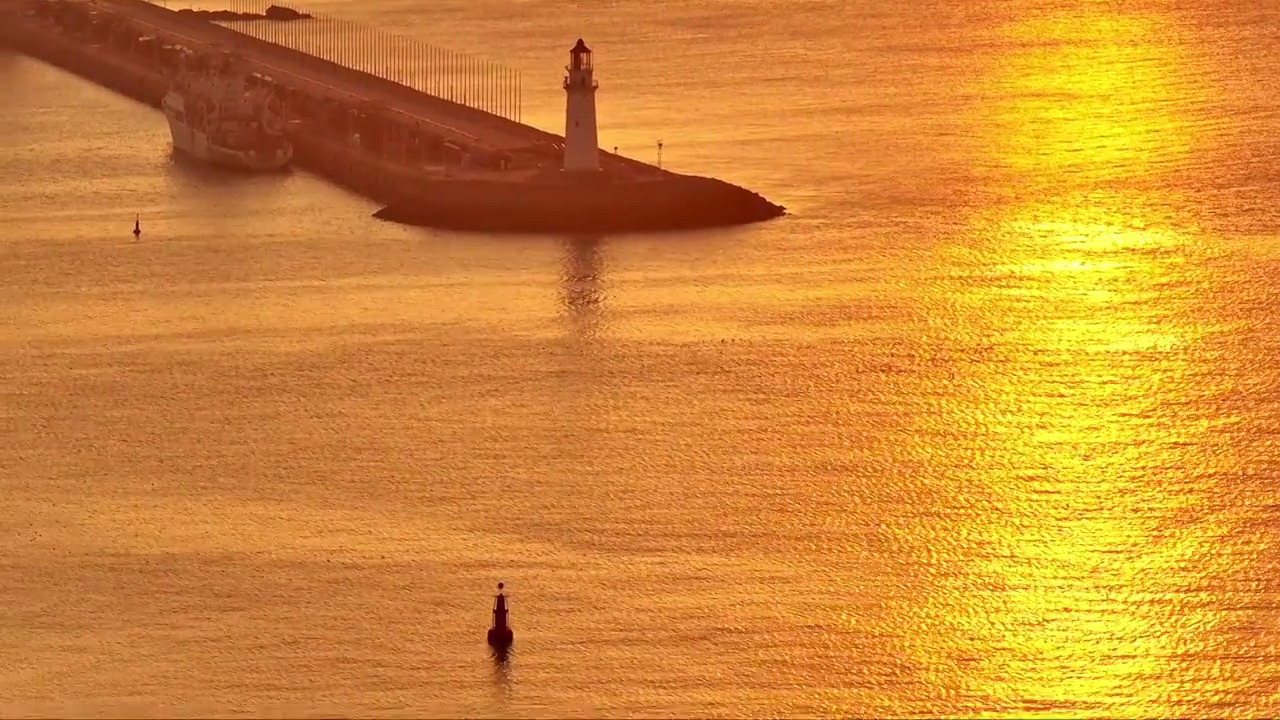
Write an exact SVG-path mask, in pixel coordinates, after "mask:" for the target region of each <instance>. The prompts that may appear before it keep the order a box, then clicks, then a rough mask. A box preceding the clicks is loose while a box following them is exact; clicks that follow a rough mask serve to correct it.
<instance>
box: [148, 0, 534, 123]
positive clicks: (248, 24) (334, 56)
mask: <svg viewBox="0 0 1280 720" xmlns="http://www.w3.org/2000/svg"><path fill="white" fill-rule="evenodd" d="M149 1H150V2H152V3H154V4H156V5H163V6H164V7H166V8H168V9H170V10H179V9H192V10H210V11H212V10H213V8H211V7H209V6H208V4H207V1H206V2H201V3H199V4H198V5H197V4H192V3H189V2H184V1H183V0H149ZM273 7H274V8H281V9H283V10H284V11H285V12H286V13H288V12H292V13H296V14H298V15H303V16H308V15H309V16H310V17H305V18H304V19H291V20H275V19H246V20H234V19H233V20H216V22H218V24H220V25H223V26H225V27H227V28H230V29H232V30H235V31H237V32H240V33H244V34H245V35H249V36H252V37H255V38H258V39H259V40H265V41H267V42H271V43H275V44H277V45H282V46H284V47H288V48H291V49H293V50H297V51H299V52H304V53H307V54H308V55H313V56H315V57H318V58H321V59H323V60H327V61H329V62H332V63H334V64H335V65H341V66H343V67H347V68H350V69H352V70H359V71H361V72H366V73H368V74H370V75H373V76H375V77H380V78H382V79H384V80H389V81H391V82H395V83H399V84H401V85H404V86H406V87H409V88H413V89H414V90H418V91H420V92H423V93H426V94H428V95H433V96H435V97H438V98H441V99H444V100H449V101H451V102H455V103H458V104H460V105H465V106H467V107H470V108H474V109H476V110H481V111H484V112H487V113H490V114H493V115H497V116H499V117H504V118H507V119H508V120H514V121H516V122H520V121H521V118H522V115H523V113H522V111H521V106H522V105H523V101H524V93H523V90H522V78H521V74H520V71H519V70H516V69H514V68H510V67H506V66H504V65H502V64H500V63H497V62H494V61H492V60H488V59H485V58H482V57H479V56H476V55H471V54H468V53H462V52H457V51H455V50H450V49H448V48H443V47H439V46H437V45H432V44H430V43H427V42H423V41H421V40H415V39H413V38H407V37H403V36H401V35H396V34H394V33H390V32H386V31H384V30H379V29H378V28H375V27H370V26H368V25H363V24H361V23H357V22H352V21H350V20H343V19H341V18H337V17H333V16H331V15H326V14H324V13H314V12H310V11H308V10H306V9H305V8H302V7H300V6H298V5H296V4H293V3H289V2H277V1H275V0H226V6H225V7H222V8H219V9H220V10H226V11H230V12H232V13H237V14H244V15H255V16H266V15H267V11H268V8H273ZM272 12H273V13H278V12H279V11H278V10H273V11H272Z"/></svg>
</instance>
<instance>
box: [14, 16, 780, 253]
mask: <svg viewBox="0 0 1280 720" xmlns="http://www.w3.org/2000/svg"><path fill="white" fill-rule="evenodd" d="M263 22H273V21H270V20H264V21H263ZM296 22H307V21H306V20H299V21H296ZM0 43H3V44H8V45H10V46H12V47H14V48H16V49H18V50H20V51H22V52H24V53H26V54H28V55H31V56H33V57H36V58H38V59H41V60H44V61H46V62H49V63H51V64H53V65H56V66H59V67H62V68H64V69H66V70H68V71H70V72H72V73H75V74H76V75H79V76H81V77H84V78H86V79H88V80H91V81H93V82H95V83H97V84H99V85H102V86H103V87H106V88H109V89H112V90H114V91H116V92H119V93H121V94H123V95H126V96H129V97H131V98H134V99H135V100H138V101H140V102H144V103H147V104H149V105H152V106H156V107H158V106H159V104H160V101H161V99H162V98H163V97H164V94H165V93H166V92H167V90H168V87H169V82H170V78H171V77H172V76H173V74H174V73H175V72H176V70H177V69H178V67H179V66H180V65H182V64H186V65H188V66H189V65H191V64H192V63H196V64H206V65H209V66H216V65H224V64H228V63H230V64H234V65H235V66H237V67H238V68H239V69H241V71H243V72H245V73H246V74H249V75H250V77H251V80H252V81H253V82H258V83H262V84H265V85H268V86H270V87H272V89H273V90H274V91H275V93H276V96H277V97H279V98H281V99H282V101H283V105H284V108H285V115H286V119H287V121H288V122H287V130H286V132H287V134H288V136H289V139H290V141H291V142H292V143H293V145H294V162H295V164H297V165H298V166H299V167H301V168H302V169H305V170H308V171H311V172H314V173H316V174H318V175H320V176H322V177H325V178H327V179H329V180H331V181H333V182H335V183H337V184H340V185H343V186H345V187H347V188H349V189H351V190H353V191H355V192H357V193H360V194H363V195H365V196H367V197H370V198H371V199H374V200H376V201H379V202H382V203H394V204H396V205H397V208H396V209H394V211H392V212H388V213H386V214H384V215H382V216H383V217H388V218H391V219H396V220H398V221H402V222H414V220H413V219H412V218H413V217H421V218H425V220H423V222H422V223H421V224H431V225H437V226H445V227H454V228H459V229H467V228H475V229H481V228H483V229H487V230H493V231H502V230H509V231H516V232H525V231H527V232H544V231H556V230H557V229H559V228H560V227H561V226H563V227H564V229H571V228H578V227H579V226H580V225H581V222H578V221H576V220H574V218H572V217H561V215H563V214H564V213H561V212H559V211H557V210H556V209H555V208H554V207H550V206H548V203H550V205H552V206H554V205H556V204H557V203H559V202H561V200H565V198H562V197H561V196H560V194H558V193H562V191H564V192H570V193H578V194H579V195H583V196H585V195H591V197H592V198H594V199H592V200H591V203H592V208H593V209H592V210H591V212H592V213H594V214H595V216H598V220H597V221H593V223H591V227H596V226H598V225H600V223H601V222H604V225H603V226H601V227H607V228H608V229H614V230H625V229H626V227H627V226H628V225H629V224H631V223H629V222H628V221H627V219H626V218H625V217H619V218H618V219H617V220H618V222H617V223H614V222H613V220H608V221H607V222H605V221H603V220H599V218H605V219H606V220H607V218H606V216H607V215H608V212H607V208H608V207H609V206H610V204H611V203H614V202H615V201H616V200H625V197H624V196H625V195H626V194H628V191H627V189H626V186H628V185H629V184H633V183H640V184H643V185H644V186H645V187H646V188H650V189H655V188H657V187H658V186H659V185H666V184H667V183H668V182H670V183H675V185H672V187H670V188H667V189H664V190H662V191H661V192H656V191H655V192H650V193H648V195H646V197H652V198H655V199H657V200H655V201H658V202H666V198H668V197H676V196H678V195H679V194H680V192H679V191H678V188H676V186H678V185H681V184H682V180H681V179H682V178H684V179H687V180H698V181H702V182H700V183H695V184H694V185H690V186H689V187H696V188H700V189H705V188H707V187H710V185H708V184H707V183H718V182H719V181H707V180H706V179H702V178H686V177H685V176H679V175H675V174H673V173H669V172H667V171H664V170H661V169H659V168H656V167H654V166H652V165H648V164H646V163H641V162H638V161H635V160H631V159H628V158H624V157H621V156H618V155H615V154H610V153H604V152H601V153H600V163H599V165H600V168H599V169H600V175H599V178H598V181H593V182H591V183H589V184H587V185H584V186H583V188H584V189H583V190H582V191H575V190H573V189H572V187H568V186H566V185H565V184H564V183H563V182H562V178H559V177H557V176H558V175H560V174H561V173H560V170H561V165H562V162H563V157H564V138H562V137H560V136H558V135H554V134H552V133H548V132H545V131H543V130H539V129H537V128H534V127H530V126H528V125H524V124H521V123H519V122H516V121H514V120H512V119H510V118H508V117H502V116H499V115H496V114H493V113H489V112H485V111H483V110H480V109H477V108H474V107H468V106H467V105H464V104H462V103H460V102H454V101H451V100H447V99H444V98H440V97H435V96H432V95H429V94H426V93H424V92H421V91H419V90H416V89H414V88H411V87H407V86H406V85H403V84H400V83H397V82H393V81H391V80H388V79H385V78H383V77H378V76H376V75H373V74H370V73H368V72H363V71H360V70H356V69H353V68H350V67H345V66H343V65H340V64H337V63H334V62H331V61H329V60H325V59H322V58H320V57H317V56H315V55H311V54H308V53H305V52H300V51H298V50H296V49H293V48H290V47H286V46H284V45H280V44H276V43H273V42H268V41H266V40H263V39H260V38H258V37H254V36H251V35H249V34H246V33H242V32H238V31H236V30H234V29H231V28H229V27H224V26H223V25H220V24H218V23H215V22H211V21H209V20H208V19H206V16H201V15H199V14H196V13H192V12H181V11H171V10H167V9H165V8H163V7H160V6H158V5H154V4H151V3H148V2H144V0H0ZM579 185H582V184H581V183H579ZM588 186H594V187H592V188H591V189H590V191H589V192H588V189H587V187H588ZM721 186H722V187H721ZM566 187H568V190H564V189H565V188H566ZM601 187H604V188H606V189H605V190H601V189H600V188H601ZM716 187H717V189H716V190H715V197H709V198H708V199H710V200H713V201H716V202H720V201H724V203H722V204H723V205H724V207H728V206H730V205H732V206H733V207H735V208H743V207H747V206H748V205H750V206H752V207H754V208H755V210H754V211H753V212H751V213H748V214H749V215H751V216H752V217H749V218H744V219H743V220H741V221H743V222H751V221H754V220H758V219H764V218H765V217H769V216H776V215H778V214H782V209H781V208H778V207H777V206H773V205H771V204H768V203H767V201H764V200H763V198H759V196H756V195H754V194H753V193H747V191H745V190H742V189H741V188H733V186H729V185H727V184H724V183H720V184H719V185H718V186H716ZM495 188H497V191H496V192H495ZM608 188H614V190H609V189H608ZM729 189H732V190H729ZM446 191H447V192H446ZM733 191H740V192H741V193H746V195H749V196H750V198H747V200H750V202H746V201H744V198H741V197H729V195H732V194H733ZM726 193H728V194H726ZM445 195H447V196H449V197H451V198H453V200H452V201H451V202H452V203H453V207H454V208H469V210H465V211H462V210H451V209H450V208H446V207H439V206H433V203H434V204H437V205H438V203H439V202H440V200H439V199H438V198H441V197H444V196H445ZM494 198H497V202H499V204H497V205H495V204H494V200H493V199H494ZM751 198H755V199H757V200H758V201H759V202H755V200H751ZM567 200H568V201H573V200H574V198H573V197H568V198H567ZM502 203H505V204H502ZM761 203H763V204H761ZM572 204H573V203H572V202H569V204H568V205H565V207H564V210H565V212H568V213H573V212H576V211H575V210H573V207H572ZM619 207H621V205H619ZM681 207H682V208H683V209H681V210H679V213H678V214H681V215H682V216H686V217H682V218H678V219H673V221H672V223H662V222H659V223H658V226H665V225H666V224H670V225H671V226H672V227H689V226H699V225H704V224H726V222H724V219H725V217H727V216H731V215H734V214H735V213H734V212H730V213H727V214H726V213H725V212H723V207H722V208H721V210H722V211H720V212H716V213H711V214H709V215H708V220H707V221H706V222H705V223H704V222H699V221H697V220H696V218H693V217H687V215H688V213H690V212H693V210H691V209H690V208H693V207H694V206H693V205H688V204H687V203H683V202H682V204H681ZM520 208H526V210H521V209H520ZM770 208H776V212H774V211H773V210H771V209H770ZM507 209H510V210H512V211H513V212H514V213H515V214H514V215H513V216H512V217H510V218H508V219H507V220H506V221H504V222H500V223H497V224H495V223H494V219H493V218H492V217H476V218H475V220H474V222H473V221H472V220H471V219H470V218H469V217H467V216H464V215H459V212H468V213H482V214H487V215H491V214H493V213H495V212H497V213H503V212H504V211H506V210H507ZM419 210H422V212H419ZM661 211H662V208H661V207H647V208H640V209H636V210H633V212H639V213H640V214H641V215H643V216H644V217H643V218H638V219H642V220H643V222H642V223H640V224H641V225H644V226H645V229H650V226H653V225H654V217H653V216H654V215H655V213H656V214H657V215H658V216H661ZM526 212H532V213H533V215H528V216H527V217H525V215H522V213H526ZM735 212H736V211H735ZM579 214H581V213H579ZM695 214H696V213H695ZM757 215H758V216H760V217H756V216H757ZM534 216H536V217H534ZM712 216H714V217H715V219H714V220H713V219H711V218H712ZM526 220H527V221H526ZM727 224H733V223H732V222H729V223H727ZM614 225H616V226H617V227H616V228H615V227H614Z"/></svg>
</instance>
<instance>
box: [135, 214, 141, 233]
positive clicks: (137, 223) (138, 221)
mask: <svg viewBox="0 0 1280 720" xmlns="http://www.w3.org/2000/svg"><path fill="white" fill-rule="evenodd" d="M141 234H142V216H141V215H137V216H135V217H134V218H133V236H134V237H138V236H139V235H141Z"/></svg>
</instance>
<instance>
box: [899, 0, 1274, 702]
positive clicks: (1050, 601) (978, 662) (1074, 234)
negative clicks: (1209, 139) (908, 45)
mask: <svg viewBox="0 0 1280 720" xmlns="http://www.w3.org/2000/svg"><path fill="white" fill-rule="evenodd" d="M1115 7H1117V6H1116V5H1114V4H1109V3H1108V4H1098V3H1093V4H1088V5H1087V6H1086V7H1085V8H1084V9H1081V10H1078V11H1074V14H1071V15H1063V16H1057V17H1052V18H1048V19H1043V18H1042V19H1036V20H1034V21H1028V22H1024V23H1015V24H1013V25H1010V26H1009V27H1008V28H1007V29H1006V30H1007V36H1008V40H1009V41H1010V42H1011V43H1013V45H1014V46H1016V47H1017V48H1018V49H1016V50H1013V51H1011V52H1010V53H1009V54H1007V55H1005V56H1003V57H1000V58H998V59H997V61H996V62H995V65H994V66H993V70H992V77H993V80H992V83H993V86H994V89H993V91H992V93H991V96H993V97H996V98H999V99H1001V101H1000V102H997V103H996V106H995V107H994V108H990V109H987V110H984V112H986V113H988V115H987V116H986V117H985V118H984V119H983V120H982V122H983V123H984V124H983V127H984V128H985V129H986V130H988V131H989V132H990V136H989V138H988V140H989V150H990V152H989V154H988V155H987V157H986V159H985V160H984V162H988V163H989V164H990V169H991V170H992V171H993V173H994V174H995V181H996V189H997V192H998V198H999V199H998V200H997V201H994V202H992V203H990V204H989V205H988V206H987V207H985V208H982V209H980V210H977V211H975V212H974V213H973V214H972V217H971V219H970V222H969V223H968V227H967V229H966V230H965V232H964V234H963V235H962V236H961V237H960V238H959V239H958V240H956V241H955V242H953V243H951V244H948V246H947V247H946V248H945V249H944V250H943V251H942V256H941V257H940V258H939V260H940V265H941V266H942V267H945V268H950V269H951V270H952V274H951V275H950V277H949V278H948V279H947V280H946V281H945V282H942V283H939V285H938V287H937V288H936V292H935V293H934V294H933V296H932V297H931V299H930V300H929V302H930V303H931V304H932V307H931V311H932V312H933V313H934V314H935V315H937V316H938V317H939V319H940V320H941V321H942V322H941V323H940V324H944V325H946V326H947V327H948V328H949V330H948V333H949V334H950V336H951V337H950V340H951V341H952V342H954V343H955V344H956V345H958V346H963V345H965V344H970V345H972V346H974V347H978V346H981V347H982V348H984V350H983V352H982V353H981V355H982V360H981V362H960V363H958V364H956V365H955V366H951V367H947V368H945V369H944V370H942V372H946V373H948V378H947V382H948V383H950V384H951V386H952V387H953V388H954V394H953V395H952V396H951V397H950V398H949V399H948V400H947V401H945V402H944V404H943V405H941V406H938V407H933V408H931V411H932V412H931V413H930V414H927V415H922V417H921V418H920V420H919V422H920V427H921V430H920V432H919V433H918V437H919V438H920V441H919V442H920V445H919V447H918V448H916V450H915V451H914V452H915V453H916V454H917V456H918V457H919V458H920V460H919V463H920V464H921V465H922V466H923V467H924V468H926V469H927V470H928V472H929V475H930V478H929V479H928V480H925V481H924V482H926V483H927V484H932V486H933V487H932V488H929V490H928V492H932V493H933V494H934V498H933V499H934V501H935V502H936V507H934V508H932V509H931V510H932V511H931V512H920V513H918V514H911V515H906V516H903V517H902V518H900V519H897V520H896V521H894V522H896V525H894V526H893V527H891V528H890V529H889V530H888V531H887V532H889V533H890V534H891V535H893V536H894V542H895V544H896V545H897V546H899V547H902V548H907V549H910V553H911V554H912V555H913V556H914V557H915V558H916V560H917V563H918V564H919V565H920V566H923V567H921V568H920V569H919V570H918V572H919V574H920V575H922V576H926V577H927V579H926V580H924V581H921V582H920V585H919V587H918V588H917V592H919V593H920V597H917V598H914V599H913V600H912V601H911V602H912V603H914V604H913V605H912V607H911V608H910V609H908V610H906V611H905V612H907V613H908V614H910V615H911V617H910V618H909V619H905V620H904V621H903V625H904V641H903V642H904V646H905V648H904V649H905V651H906V652H907V654H909V655H911V656H913V657H914V658H915V659H916V661H917V662H918V663H919V667H920V669H921V672H922V673H923V675H924V676H925V677H924V680H925V682H926V683H927V684H928V685H929V686H931V687H932V688H934V691H935V692H936V700H937V706H935V707H934V708H932V709H931V711H935V712H945V713H948V714H950V713H960V714H981V713H991V714H1010V715H1015V716H1019V717H1030V716H1081V715H1104V716H1118V715H1126V716H1146V717H1155V716H1164V717H1173V716H1185V715H1186V714H1188V713H1191V712H1192V710H1191V708H1194V707H1201V708H1203V707H1212V706H1213V699H1214V698H1226V697H1231V696H1232V694H1233V693H1234V692H1235V691H1236V689H1238V688H1239V687H1243V686H1245V685H1247V684H1248V682H1249V680H1248V678H1247V677H1246V676H1245V675H1244V674H1242V673H1243V671H1242V670H1240V668H1241V667H1243V666H1242V665H1238V664H1237V665H1230V664H1224V663H1219V662H1217V661H1214V660H1213V659H1212V658H1214V657H1221V656H1222V654H1223V653H1225V652H1226V651H1227V650H1226V648H1225V647H1224V644H1225V643H1227V642H1228V641H1227V640H1226V639H1225V638H1226V637H1227V634H1225V633H1221V632H1216V631H1215V629H1216V628H1219V627H1220V626H1221V625H1222V624H1223V623H1224V622H1226V616H1227V614H1228V608H1229V606H1230V605H1231V602H1232V601H1231V599H1230V598H1226V597H1223V596H1221V594H1220V593H1221V592H1225V591H1222V590H1221V588H1223V587H1226V586H1228V584H1229V582H1228V581H1229V579H1230V578H1231V577H1233V576H1234V575H1238V574H1239V573H1241V572H1242V571H1245V570H1246V569H1245V568H1242V567H1241V565H1242V563H1247V562H1250V561H1252V560H1253V559H1254V555H1253V554H1251V553H1256V552H1257V549H1258V548H1259V547H1261V546H1262V545H1264V544H1265V543H1263V542H1262V541H1261V540H1260V539H1258V538H1257V537H1249V536H1248V533H1249V532H1256V531H1250V530H1248V529H1247V528H1246V527H1245V526H1244V524H1243V523H1242V522H1241V521H1240V518H1239V517H1237V516H1236V515H1233V514H1232V507H1231V506H1230V505H1229V504H1227V503H1224V502H1221V501H1220V500H1221V496H1222V495H1224V494H1225V493H1233V492H1238V489H1236V488H1230V487H1228V486H1229V485H1231V484H1232V483H1237V482H1239V477H1240V475H1241V462H1242V460H1241V459H1240V457H1239V456H1238V453H1237V452H1236V450H1237V448H1238V446H1239V443H1238V438H1237V435H1238V434H1239V433H1240V432H1243V430H1242V429H1241V427H1240V425H1241V423H1240V420H1239V418H1237V417H1234V416H1233V415H1231V414H1230V413H1228V412H1224V411H1223V408H1224V407H1225V403H1224V402H1223V399H1224V398H1225V397H1226V396H1227V395H1228V394H1229V393H1230V391H1231V376H1232V374H1233V371H1232V358H1231V353H1230V350H1231V348H1230V342H1231V340H1230V337H1229V332H1228V328H1229V326H1230V324H1231V322H1232V320H1231V318H1229V317H1224V316H1223V315H1222V314H1221V313H1222V312H1223V308H1222V307H1221V306H1219V305H1215V302H1216V301H1215V293H1216V292H1218V284H1219V283H1220V281H1221V279H1220V278H1217V277H1215V275H1214V267H1216V265H1215V263H1214V259H1215V257H1216V253H1218V252H1219V251H1218V250H1217V249H1215V247H1214V244H1213V241H1212V239H1211V238H1208V237H1205V236H1203V234H1202V233H1201V232H1200V231H1199V230H1198V229H1197V228H1196V224H1195V222H1194V218H1193V216H1192V215H1191V213H1190V211H1189V210H1188V205H1189V203H1188V201H1187V198H1186V192H1185V190H1186V189H1185V188H1182V187H1180V186H1179V184H1178V181H1177V170H1178V168H1179V167H1180V164H1185V163H1187V162H1191V161H1192V158H1191V157H1190V156H1191V154H1192V153H1193V151H1194V150H1193V149H1194V147H1195V143H1196V138H1195V137H1194V123H1192V122H1191V121H1190V119H1188V118H1180V117H1177V116H1176V115H1175V114H1173V111H1172V110H1170V108H1173V107H1176V106H1177V103H1176V102H1174V96H1175V95H1177V94H1178V93H1181V92H1184V91H1185V89H1184V88H1183V87H1182V86H1181V85H1182V83H1183V82H1184V79H1183V78H1180V76H1179V61H1178V58H1179V52H1180V51H1179V48H1178V47H1177V46H1176V45H1174V44H1170V43H1169V42H1167V40H1168V39H1169V38H1170V37H1171V36H1172V34H1171V33H1170V32H1166V29H1165V28H1164V27H1163V26H1162V25H1161V21H1160V19H1159V18H1158V17H1149V16H1136V15H1121V14H1118V11H1116V10H1113V9H1112V8H1115ZM1022 41H1025V42H1022ZM1224 338H1225V339H1224ZM957 352H959V353H960V354H961V355H963V351H962V350H960V351H957ZM938 381H939V382H941V379H939V380H938ZM1259 492H1261V491H1259ZM907 626H909V630H907V629H906V628H907ZM1241 711H1242V712H1246V713H1247V712H1249V710H1247V709H1243V708H1242V710H1241ZM1217 712H1218V714H1222V713H1223V712H1225V711H1224V710H1222V708H1221V707H1219V708H1218V711H1217ZM1192 714H1200V713H1192Z"/></svg>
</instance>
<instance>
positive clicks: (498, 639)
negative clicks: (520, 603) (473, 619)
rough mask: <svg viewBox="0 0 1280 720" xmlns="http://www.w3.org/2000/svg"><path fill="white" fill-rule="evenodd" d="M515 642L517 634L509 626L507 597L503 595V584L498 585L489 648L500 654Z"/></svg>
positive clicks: (494, 600)
mask: <svg viewBox="0 0 1280 720" xmlns="http://www.w3.org/2000/svg"><path fill="white" fill-rule="evenodd" d="M514 641H515V633H513V632H511V626H510V625H508V624H507V596H506V595H503V594H502V583H498V595H497V597H495V598H494V599H493V627H491V628H489V646H490V647H492V648H493V649H494V650H497V651H498V652H505V651H506V650H507V648H509V647H511V643H512V642H514Z"/></svg>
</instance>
